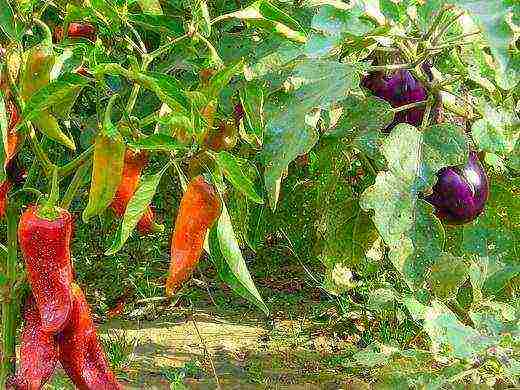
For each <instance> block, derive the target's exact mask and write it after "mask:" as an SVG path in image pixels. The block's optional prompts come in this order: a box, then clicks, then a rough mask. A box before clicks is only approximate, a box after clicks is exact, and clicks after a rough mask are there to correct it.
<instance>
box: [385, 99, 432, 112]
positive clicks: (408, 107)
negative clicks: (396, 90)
mask: <svg viewBox="0 0 520 390" xmlns="http://www.w3.org/2000/svg"><path fill="white" fill-rule="evenodd" d="M426 103H428V100H422V101H420V102H415V103H409V104H405V105H404V106H400V107H395V108H392V112H393V113H394V114H396V113H398V112H401V111H406V110H411V109H412V108H416V107H422V106H424V105H426Z"/></svg>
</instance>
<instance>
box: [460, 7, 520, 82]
mask: <svg viewBox="0 0 520 390" xmlns="http://www.w3.org/2000/svg"><path fill="white" fill-rule="evenodd" d="M453 2H454V3H455V4H457V5H459V6H461V7H462V8H465V9H466V10H468V11H469V12H470V14H471V16H472V17H473V18H474V19H475V20H476V22H477V23H478V24H479V25H480V27H481V28H482V30H483V33H484V36H485V37H486V39H487V41H488V43H489V46H490V48H491V52H492V53H493V56H494V57H495V60H496V62H497V65H498V66H497V72H496V81H497V82H498V84H499V85H500V87H502V88H504V89H511V88H513V87H514V86H515V85H516V84H517V83H518V81H519V80H520V72H519V69H520V53H519V50H518V49H514V50H510V44H511V43H512V41H513V37H514V32H513V31H512V29H511V27H510V26H509V25H508V23H507V20H506V17H507V16H508V14H510V13H512V12H513V7H512V6H511V3H509V2H507V1H503V0H496V1H488V0H455V1H453ZM514 10H515V12H518V11H519V10H520V7H519V6H518V5H517V6H516V8H514Z"/></svg>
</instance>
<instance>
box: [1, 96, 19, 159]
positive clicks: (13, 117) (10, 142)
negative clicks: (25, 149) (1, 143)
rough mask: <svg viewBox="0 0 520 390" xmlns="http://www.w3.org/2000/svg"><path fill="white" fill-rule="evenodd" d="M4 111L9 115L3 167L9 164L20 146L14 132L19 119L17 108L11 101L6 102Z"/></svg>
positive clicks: (17, 136)
mask: <svg viewBox="0 0 520 390" xmlns="http://www.w3.org/2000/svg"><path fill="white" fill-rule="evenodd" d="M6 109H7V112H8V113H9V123H8V125H7V147H6V149H5V154H6V156H5V164H4V166H7V165H8V164H9V162H10V161H11V159H12V158H13V157H14V155H15V154H16V151H17V149H18V147H19V146H20V135H19V134H18V132H17V131H16V125H18V123H19V122H20V119H21V118H20V112H19V111H18V107H16V105H15V104H14V103H13V101H12V100H8V101H7V104H6Z"/></svg>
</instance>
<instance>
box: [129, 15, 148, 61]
mask: <svg viewBox="0 0 520 390" xmlns="http://www.w3.org/2000/svg"><path fill="white" fill-rule="evenodd" d="M126 25H127V27H128V28H129V29H130V31H131V32H132V34H134V36H135V38H136V39H137V42H138V43H139V46H140V47H141V50H140V52H141V53H144V54H146V53H147V52H148V51H147V50H146V45H145V44H144V42H143V40H142V39H141V36H140V35H139V33H138V32H137V31H136V29H135V28H134V26H132V23H127V24H126Z"/></svg>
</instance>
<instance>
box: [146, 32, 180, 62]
mask: <svg viewBox="0 0 520 390" xmlns="http://www.w3.org/2000/svg"><path fill="white" fill-rule="evenodd" d="M188 37H190V35H189V34H184V35H182V36H180V37H178V38H175V39H174V40H172V41H170V42H168V43H167V44H165V45H163V46H161V47H159V48H157V50H155V51H154V52H152V53H150V57H151V58H152V60H155V59H156V58H158V57H160V56H162V55H163V54H165V53H167V52H168V51H170V50H171V49H172V48H173V47H174V46H175V45H176V44H177V43H179V42H180V41H182V40H183V39H186V38H188Z"/></svg>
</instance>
